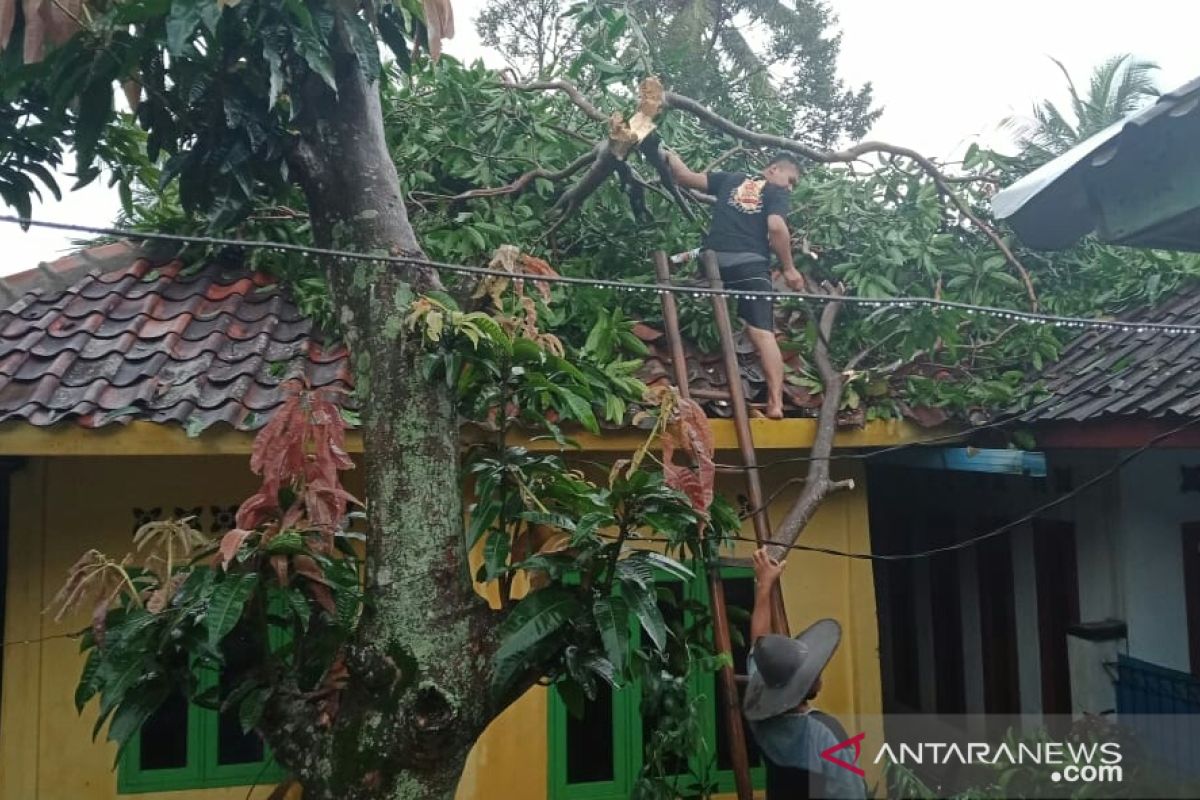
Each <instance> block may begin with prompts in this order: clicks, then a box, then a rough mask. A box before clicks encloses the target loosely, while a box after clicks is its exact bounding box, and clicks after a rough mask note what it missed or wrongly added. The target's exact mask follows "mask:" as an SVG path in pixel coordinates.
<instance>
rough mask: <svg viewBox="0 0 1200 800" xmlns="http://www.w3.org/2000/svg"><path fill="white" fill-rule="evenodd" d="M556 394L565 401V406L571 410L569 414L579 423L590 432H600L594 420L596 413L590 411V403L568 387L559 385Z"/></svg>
mask: <svg viewBox="0 0 1200 800" xmlns="http://www.w3.org/2000/svg"><path fill="white" fill-rule="evenodd" d="M558 396H559V397H561V398H562V399H563V400H565V401H566V403H567V408H569V409H570V411H571V416H572V417H573V418H575V419H576V420H578V421H579V424H580V425H582V426H583V427H584V428H585V429H587V430H588V432H590V433H595V434H599V433H600V425H599V423H597V422H596V415H595V414H594V413H592V404H591V403H589V402H588V401H587V400H584V399H583V398H582V397H580V396H579V395H577V394H575V393H574V392H572V391H571V390H570V389H563V388H561V387H559V389H558Z"/></svg>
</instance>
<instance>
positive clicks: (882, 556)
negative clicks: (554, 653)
mask: <svg viewBox="0 0 1200 800" xmlns="http://www.w3.org/2000/svg"><path fill="white" fill-rule="evenodd" d="M1195 425H1200V417H1197V418H1195V419H1191V420H1188V421H1187V422H1185V423H1184V424H1182V425H1180V426H1178V427H1175V428H1172V429H1171V430H1169V431H1166V432H1164V433H1160V434H1158V435H1157V436H1154V437H1153V438H1151V439H1149V440H1148V441H1147V442H1146V443H1145V444H1143V445H1142V446H1141V447H1139V448H1138V449H1136V450H1134V451H1132V452H1130V453H1127V454H1126V455H1124V456H1122V457H1121V458H1120V459H1119V460H1118V461H1117V462H1116V463H1115V464H1113V465H1112V466H1111V467H1109V468H1108V469H1106V470H1104V471H1103V472H1101V473H1098V474H1097V475H1094V476H1093V477H1091V478H1089V479H1088V480H1086V481H1084V482H1083V483H1081V484H1079V486H1077V487H1075V488H1074V489H1072V490H1071V491H1069V492H1067V493H1065V494H1063V495H1060V496H1059V497H1056V498H1054V499H1053V500H1051V501H1049V502H1047V503H1043V504H1042V505H1040V506H1038V507H1037V508H1035V509H1033V510H1032V511H1029V512H1026V513H1025V514H1023V515H1022V516H1020V517H1018V518H1017V519H1015V520H1013V521H1011V522H1006V523H1004V524H1003V525H1001V526H1000V527H998V528H994V529H992V530H990V531H988V532H987V533H981V534H979V535H978V536H972V537H971V538H969V539H964V540H963V541H961V542H954V543H953V544H948V545H943V546H941V547H933V548H930V549H928V550H921V551H919V552H916V553H856V552H852V551H847V550H837V549H835V548H831V547H814V546H812V545H806V544H793V545H787V546H785V545H781V544H776V543H774V542H767V543H766V544H767V546H768V547H769V546H775V547H782V548H783V549H786V550H799V551H802V552H807V553H823V554H824V555H829V556H838V557H840V558H853V559H858V560H862V561H911V560H914V559H918V558H931V557H933V556H937V555H941V554H943V553H951V552H954V551H956V550H965V549H967V548H968V547H974V546H975V545H977V544H979V543H980V542H985V541H987V540H988V539H994V538H996V537H997V536H1002V535H1003V534H1005V533H1008V532H1009V531H1011V530H1012V529H1013V528H1016V527H1018V526H1020V525H1024V524H1025V523H1026V522H1031V521H1032V520H1034V519H1036V518H1037V517H1038V515H1039V514H1042V513H1044V512H1046V511H1049V510H1050V509H1052V508H1056V507H1058V506H1060V505H1062V504H1063V503H1065V502H1067V501H1068V500H1071V499H1074V498H1075V497H1076V496H1078V495H1079V494H1081V493H1082V492H1084V491H1086V490H1087V489H1090V488H1092V487H1093V486H1095V485H1096V484H1098V483H1100V482H1102V481H1104V480H1106V479H1108V478H1110V477H1112V476H1113V475H1115V474H1116V473H1118V472H1120V471H1121V470H1122V469H1123V468H1125V467H1126V466H1127V465H1128V464H1129V463H1130V462H1131V461H1133V460H1134V459H1136V458H1138V457H1139V456H1141V455H1142V454H1143V453H1145V452H1146V451H1147V450H1149V449H1151V448H1152V447H1154V445H1156V444H1158V443H1159V442H1161V441H1163V440H1164V439H1169V438H1171V437H1172V436H1175V435H1176V434H1179V433H1182V432H1183V431H1185V430H1187V429H1188V428H1191V427H1193V426H1195ZM726 538H727V539H734V540H736V541H739V542H755V543H757V541H758V540H757V539H755V538H754V537H753V536H746V535H744V534H739V535H736V536H728V537H726ZM635 541H639V542H666V543H671V544H679V542H676V541H674V540H672V539H668V538H666V537H656V536H639V537H637V538H636V539H635Z"/></svg>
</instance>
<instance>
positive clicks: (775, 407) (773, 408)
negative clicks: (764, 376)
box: [767, 402, 783, 419]
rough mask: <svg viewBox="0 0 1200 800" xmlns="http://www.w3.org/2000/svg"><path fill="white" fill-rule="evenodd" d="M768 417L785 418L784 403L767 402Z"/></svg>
mask: <svg viewBox="0 0 1200 800" xmlns="http://www.w3.org/2000/svg"><path fill="white" fill-rule="evenodd" d="M767 419H783V403H782V402H779V403H768V404H767Z"/></svg>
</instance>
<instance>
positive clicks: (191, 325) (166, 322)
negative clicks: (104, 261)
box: [0, 246, 351, 434]
mask: <svg viewBox="0 0 1200 800" xmlns="http://www.w3.org/2000/svg"><path fill="white" fill-rule="evenodd" d="M106 247H113V246H106ZM108 255H110V256H111V255H112V254H108ZM125 263H126V266H125V267H124V268H123V269H118V270H114V271H109V272H100V271H95V270H94V271H93V272H92V273H91V274H89V275H86V276H85V277H83V278H82V279H79V280H77V281H76V282H75V283H73V284H72V285H71V286H69V287H68V288H65V289H57V290H54V289H47V288H39V289H35V290H34V291H31V292H29V293H27V294H26V295H25V296H24V297H22V298H21V299H20V300H18V301H17V302H15V303H13V304H12V305H10V306H9V307H8V308H6V309H4V310H3V311H0V421H7V420H14V419H17V420H23V421H26V422H29V423H31V424H34V425H52V424H55V423H57V422H62V421H66V420H73V421H74V422H76V423H78V424H80V425H82V426H84V427H89V428H98V427H101V426H103V425H107V424H110V423H113V422H128V421H130V420H132V419H143V420H149V421H152V422H160V423H167V422H174V423H178V424H180V425H183V426H185V428H186V429H187V430H188V432H189V433H192V434H195V433H198V432H199V431H202V430H204V429H205V428H207V427H209V426H210V425H214V424H216V423H218V422H224V423H226V424H228V425H231V426H233V427H235V428H237V429H240V430H252V429H254V428H257V427H259V426H261V425H262V424H263V423H264V422H265V421H266V418H267V416H268V415H269V413H270V412H271V410H272V409H274V408H275V407H276V406H278V405H279V404H280V403H281V402H283V390H282V389H281V388H280V384H281V383H282V382H283V381H284V380H286V379H288V378H290V377H299V376H301V375H303V376H305V377H307V379H308V381H309V383H310V384H311V385H312V386H314V387H323V386H329V387H340V388H344V389H349V388H350V386H351V378H350V370H349V362H348V359H347V358H346V351H345V348H344V347H342V346H340V345H339V346H333V347H328V348H327V347H326V346H325V345H324V344H323V338H322V337H321V335H320V334H319V332H317V331H314V330H313V325H312V322H311V321H310V320H309V319H307V318H305V317H304V316H302V315H301V313H300V311H299V309H298V308H297V307H296V305H295V303H294V302H292V300H291V298H290V296H289V294H288V292H287V291H286V290H285V289H283V288H282V287H280V286H279V285H278V284H276V283H275V282H274V280H273V279H272V278H270V277H269V276H267V275H264V274H262V273H253V272H249V271H247V270H244V269H240V268H231V267H228V266H224V265H220V264H216V263H210V264H204V265H199V266H194V267H190V268H185V266H184V265H183V264H182V263H181V262H179V261H173V262H170V263H167V264H164V265H161V266H156V265H155V264H153V263H152V262H151V261H150V260H148V259H146V258H136V260H133V261H132V263H130V261H129V260H128V259H127V260H126V262H125ZM7 283H8V284H9V286H10V287H11V286H12V279H11V278H10V279H9V280H8V281H7ZM18 285H19V281H18Z"/></svg>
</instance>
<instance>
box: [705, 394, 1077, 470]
mask: <svg viewBox="0 0 1200 800" xmlns="http://www.w3.org/2000/svg"><path fill="white" fill-rule="evenodd" d="M1060 400H1061V398H1060V397H1059V396H1058V395H1054V396H1052V397H1050V398H1049V399H1047V400H1044V401H1042V402H1041V403H1038V404H1036V405H1034V406H1032V407H1030V408H1029V409H1027V410H1025V411H1022V412H1021V413H1020V414H1018V415H1015V416H1003V417H998V418H996V419H994V420H992V421H991V422H987V423H984V424H982V425H975V426H974V427H971V428H967V429H965V430H961V431H955V432H954V433H944V434H940V435H938V436H930V437H929V438H926V439H914V440H912V441H911V442H903V443H901V444H893V445H888V446H887V447H881V448H879V449H877V450H867V451H865V452H861V453H830V454H829V455H827V456H788V457H786V458H775V459H772V460H770V461H767V462H765V463H759V464H754V465H752V466H751V465H747V464H727V463H723V462H720V461H717V462H714V464H713V466H716V467H720V468H721V469H727V470H741V471H743V472H751V471H757V470H764V469H769V468H771V467H778V466H780V465H783V464H809V463H812V462H813V461H868V460H870V459H872V458H876V457H878V456H882V455H886V454H888V453H895V452H897V451H899V450H907V449H909V448H911V447H926V446H928V445H931V444H939V443H941V442H956V441H960V440H961V439H962V438H963V437H965V436H970V435H972V434H975V433H979V432H981V431H986V430H991V429H992V428H1000V427H1003V426H1005V425H1010V424H1012V423H1013V422H1018V421H1020V420H1021V418H1022V417H1024V416H1026V415H1029V414H1033V413H1035V412H1037V411H1041V410H1042V409H1044V408H1048V407H1049V406H1052V405H1054V404H1055V403H1058V402H1060ZM809 419H811V417H809Z"/></svg>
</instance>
